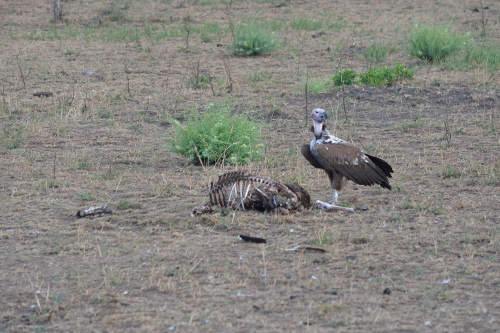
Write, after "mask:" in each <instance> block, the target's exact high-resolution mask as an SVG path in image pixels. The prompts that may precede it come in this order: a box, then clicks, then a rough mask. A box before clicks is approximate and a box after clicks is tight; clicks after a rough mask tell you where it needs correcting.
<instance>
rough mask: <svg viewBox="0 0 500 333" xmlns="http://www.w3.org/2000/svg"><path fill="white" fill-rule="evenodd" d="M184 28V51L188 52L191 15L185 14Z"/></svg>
mask: <svg viewBox="0 0 500 333" xmlns="http://www.w3.org/2000/svg"><path fill="white" fill-rule="evenodd" d="M183 21H184V30H186V34H187V35H186V52H189V34H190V33H191V25H190V24H189V23H190V22H191V16H189V15H188V16H186V17H185V18H184V19H183Z"/></svg>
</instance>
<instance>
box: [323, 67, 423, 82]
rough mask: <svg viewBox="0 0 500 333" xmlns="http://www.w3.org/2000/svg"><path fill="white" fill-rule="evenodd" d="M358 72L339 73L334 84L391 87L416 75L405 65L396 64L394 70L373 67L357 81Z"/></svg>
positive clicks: (334, 79)
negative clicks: (357, 83)
mask: <svg viewBox="0 0 500 333" xmlns="http://www.w3.org/2000/svg"><path fill="white" fill-rule="evenodd" d="M356 75H357V74H356V72H355V71H353V70H349V69H346V70H344V71H343V72H338V73H337V74H335V75H334V76H333V84H334V85H336V86H340V85H343V84H344V85H351V84H354V83H356V82H359V83H364V84H373V85H380V84H385V85H391V84H393V83H394V82H396V81H399V80H402V79H413V76H414V75H415V73H414V72H413V70H412V69H409V68H406V67H405V66H404V65H403V64H400V63H395V64H394V68H390V67H381V68H377V67H371V68H370V69H368V71H367V72H363V73H359V80H358V81H356V80H355V78H356Z"/></svg>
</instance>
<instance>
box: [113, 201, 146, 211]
mask: <svg viewBox="0 0 500 333" xmlns="http://www.w3.org/2000/svg"><path fill="white" fill-rule="evenodd" d="M141 207H142V204H141V203H139V202H132V201H128V200H122V201H120V202H119V203H118V204H117V205H116V208H118V209H122V210H128V209H139V208H141Z"/></svg>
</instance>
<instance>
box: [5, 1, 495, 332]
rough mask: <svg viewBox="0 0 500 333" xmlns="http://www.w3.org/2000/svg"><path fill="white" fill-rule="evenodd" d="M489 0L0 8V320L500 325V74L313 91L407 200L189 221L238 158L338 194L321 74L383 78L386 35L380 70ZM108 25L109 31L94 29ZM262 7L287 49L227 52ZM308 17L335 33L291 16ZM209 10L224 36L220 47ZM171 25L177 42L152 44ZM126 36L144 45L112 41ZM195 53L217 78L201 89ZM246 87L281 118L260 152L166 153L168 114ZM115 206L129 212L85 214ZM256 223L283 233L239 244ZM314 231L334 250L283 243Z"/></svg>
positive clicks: (323, 194) (258, 327)
mask: <svg viewBox="0 0 500 333" xmlns="http://www.w3.org/2000/svg"><path fill="white" fill-rule="evenodd" d="M478 4H479V1H470V2H467V3H463V2H459V1H448V0H446V1H440V2H435V1H423V0H422V1H397V2H394V1H384V2H380V3H379V2H373V1H372V2H370V1H356V2H353V1H344V0H341V1H337V2H331V1H315V2H300V1H294V0H292V1H235V2H233V4H232V6H231V7H228V6H226V5H224V4H223V3H219V2H218V1H215V0H214V1H212V2H210V1H201V2H200V1H153V0H150V1H146V2H133V1H129V2H127V1H118V0H117V1H112V2H102V1H85V2H78V1H68V2H66V1H65V2H63V13H64V14H65V16H64V19H65V20H66V21H65V23H64V24H60V25H57V26H54V25H53V24H52V23H51V22H50V20H51V18H52V16H51V13H50V10H51V2H50V1H45V2H43V3H40V4H37V5H33V3H32V2H30V1H17V2H15V3H14V2H10V1H5V0H0V8H1V11H0V15H1V16H2V22H3V28H2V31H1V32H0V42H1V45H2V57H1V59H0V66H1V69H2V71H1V73H0V81H1V84H2V86H1V88H2V95H1V101H0V117H1V123H2V125H0V129H1V133H0V143H1V145H2V146H1V150H0V164H1V168H2V172H1V173H0V184H1V188H2V191H0V202H1V204H0V207H1V211H2V219H1V220H2V222H1V224H0V239H1V246H0V250H1V256H2V260H1V261H0V286H1V290H0V299H1V300H2V301H1V302H0V312H1V313H2V315H1V318H0V330H1V331H3V332H45V331H46V332H123V331H127V332H159V331H161V332H163V331H170V330H173V331H182V332H251V331H255V332H294V331H310V332H332V331H334V332H337V331H338V332H343V331H350V332H366V331H375V332H390V331H392V332H422V331H432V332H437V331H439V332H451V331H453V332H459V331H462V332H493V331H496V330H498V325H499V324H498V323H499V321H500V316H499V312H498V307H499V303H498V295H499V292H500V290H499V286H500V279H499V276H500V266H499V264H498V262H499V254H498V251H499V238H500V237H499V231H500V229H499V222H500V219H499V216H500V208H499V205H498V202H499V195H500V190H499V188H500V187H499V185H500V162H499V161H500V157H499V155H500V154H499V144H500V141H499V134H498V133H499V132H498V131H499V130H500V121H499V115H500V114H499V109H498V101H499V100H500V92H499V89H498V83H499V82H498V75H497V73H491V72H489V71H488V70H486V69H477V70H470V71H459V72H452V71H443V70H441V69H440V68H439V67H438V66H435V67H426V66H420V67H418V71H417V74H416V76H415V80H414V81H411V82H404V83H403V84H401V85H397V86H393V87H368V86H352V87H349V88H346V91H345V93H344V92H342V90H328V91H325V92H321V93H316V94H309V95H308V108H309V111H310V109H312V108H313V107H322V108H324V109H325V110H327V111H328V112H329V114H331V115H332V117H331V119H330V127H331V128H332V130H334V131H335V132H336V133H337V134H338V135H339V136H341V137H342V138H345V139H349V140H352V141H353V142H354V143H356V144H357V145H358V146H360V147H363V148H364V149H365V150H367V151H369V152H370V153H373V154H376V155H378V156H380V157H382V158H384V159H387V160H388V161H389V162H390V163H391V164H392V166H393V167H394V169H395V171H396V172H395V176H394V179H393V180H392V184H393V188H394V190H393V191H391V192H389V191H385V190H382V189H380V188H375V187H373V188H365V187H359V188H358V189H357V190H355V189H354V186H350V187H349V188H347V189H346V190H345V191H343V192H342V193H341V194H340V200H341V201H342V202H344V203H345V204H346V205H349V206H353V207H355V206H359V205H361V204H365V205H367V206H369V207H370V210H368V211H366V212H358V213H354V214H347V213H341V212H339V213H324V212H319V211H305V212H302V213H298V214H295V215H290V216H279V215H273V214H261V213H257V212H236V213H235V214H233V213H230V214H229V215H227V216H224V215H221V214H215V215H209V216H202V217H197V218H193V217H191V216H190V210H191V208H192V207H193V206H196V205H201V204H203V203H205V202H206V200H207V197H206V195H205V193H206V191H205V189H206V188H207V186H208V184H209V182H210V180H213V179H215V178H216V176H217V175H218V174H220V173H222V172H225V171H227V170H234V169H240V170H247V171H249V172H252V173H255V174H260V175H263V176H268V177H272V178H275V179H276V180H279V181H292V180H293V181H299V182H300V183H301V184H302V185H303V186H304V187H305V188H307V189H308V190H309V191H310V193H311V196H312V198H313V199H325V198H327V197H329V196H330V195H331V192H330V189H329V186H328V184H327V181H326V179H327V178H326V176H325V175H324V174H323V173H322V172H319V171H317V170H314V169H313V168H312V167H310V166H309V165H308V163H307V161H305V159H304V158H303V157H302V156H300V153H299V152H298V147H299V146H300V145H301V144H303V143H305V142H308V141H309V140H310V139H311V134H310V132H308V128H307V126H306V125H305V120H304V116H305V111H304V107H305V97H304V94H303V93H302V92H301V91H302V87H303V84H304V82H305V79H306V74H307V73H308V74H307V75H308V77H309V78H312V79H314V80H325V79H330V78H331V77H333V75H334V74H335V72H336V71H337V67H338V66H339V64H341V66H342V67H343V68H350V69H353V70H356V71H360V70H364V69H366V68H367V66H369V65H371V64H368V63H367V61H366V59H364V57H363V50H364V49H365V48H366V47H369V46H370V45H371V44H372V42H373V41H374V40H380V41H384V42H385V43H390V44H391V45H398V47H397V48H396V49H397V51H396V52H394V53H393V54H391V55H390V56H389V57H388V59H387V61H386V63H384V64H382V65H391V64H393V63H394V62H395V61H398V62H401V63H408V64H409V63H410V62H412V61H413V60H410V59H408V58H407V55H406V52H405V48H404V46H403V45H402V44H401V41H403V40H404V38H405V36H406V34H407V32H408V31H409V29H410V28H411V24H412V23H414V22H415V23H417V22H422V23H427V24H433V23H434V22H446V23H449V24H451V25H452V26H453V27H454V29H456V30H459V31H461V32H467V31H479V30H480V29H482V25H481V24H482V22H483V21H482V18H481V13H480V12H479V13H475V12H473V11H472V9H474V8H475V7H477V6H478ZM485 5H487V6H489V7H490V9H488V10H486V11H485V12H484V15H485V18H486V19H487V20H486V22H487V23H486V24H487V25H486V34H487V36H489V38H491V40H492V41H495V40H497V41H498V36H499V32H500V31H499V30H498V29H499V28H498V27H499V26H500V25H497V24H496V23H497V20H498V13H499V8H496V7H495V6H496V5H495V4H489V3H488V4H486V3H485ZM110 13H111V14H110ZM188 16H189V22H190V24H191V25H190V27H189V28H190V29H192V31H191V32H190V36H189V50H186V44H187V43H186V38H185V37H183V35H182V33H183V31H185V30H184V28H183V24H184V23H183V22H186V18H187V17H188ZM96 17H100V19H101V21H102V25H101V26H97V27H95V28H88V27H85V25H84V23H85V21H87V20H89V19H92V18H96ZM256 18H258V19H259V20H262V21H264V22H276V23H279V24H281V25H282V26H281V28H279V29H278V28H277V33H278V34H280V35H281V36H282V37H283V38H284V40H285V44H284V46H283V47H281V48H280V49H278V50H277V51H275V52H274V53H272V54H270V55H264V56H258V57H251V58H244V57H234V56H232V57H229V58H228V55H229V54H230V50H229V49H228V48H226V47H225V46H222V47H218V46H217V44H223V45H228V44H230V43H231V31H230V30H231V29H230V26H231V24H230V21H232V22H233V23H239V22H248V21H249V20H251V19H256ZM303 18H308V19H310V20H311V22H318V21H322V22H323V23H322V25H321V27H322V28H321V29H320V30H313V31H311V30H306V29H305V28H304V29H297V28H292V25H291V22H293V21H294V20H295V21H298V20H299V19H303ZM311 22H309V23H311ZM207 23H217V24H218V25H219V27H220V30H221V31H222V32H220V33H218V34H217V33H211V34H205V35H204V37H203V38H204V40H205V41H207V40H208V39H210V38H211V41H210V42H202V37H201V36H202V31H203V27H204V26H205V24H207ZM295 24H297V23H295ZM311 24H312V23H311ZM311 24H310V25H309V26H311ZM152 26H156V27H157V29H158V30H157V31H156V32H155V33H159V32H161V31H164V32H165V33H166V34H167V35H168V36H170V37H167V38H164V39H161V38H160V39H154V38H153V37H148V36H147V34H146V33H145V32H144V27H152ZM304 27H306V25H304ZM124 28H128V29H130V28H134V29H138V30H140V31H142V32H141V34H140V38H138V39H134V38H132V37H128V40H126V39H122V40H116V39H111V37H110V34H111V33H113V32H116V31H119V30H120V29H124ZM197 29H198V30H197ZM176 31H179V35H176V33H175V32H176ZM321 32H322V33H321ZM312 35H314V36H315V37H314V38H313V37H312ZM51 36H52V37H51ZM329 48H331V51H329V50H330V49H329ZM17 55H18V59H16V56H17ZM197 64H200V65H199V67H198V65H197ZM195 67H196V70H197V71H200V73H203V75H209V76H210V77H212V78H213V80H212V84H211V86H206V87H204V88H201V89H194V88H193V87H192V86H190V84H189V80H190V79H192V76H193V75H194V74H193V71H194V70H193V69H194V68H195ZM19 68H21V70H22V71H23V76H24V81H25V84H26V87H24V84H23V80H22V78H21V76H20V71H19ZM92 68H95V69H96V72H95V73H94V74H93V75H91V76H88V77H86V76H83V75H81V74H80V72H82V71H84V70H88V69H92ZM256 73H257V74H256ZM260 73H265V75H263V76H262V77H261V76H259V75H261V74H260ZM255 77H258V79H252V78H255ZM261 78H262V79H261ZM228 90H231V93H230V94H229V93H228ZM38 91H52V92H54V95H53V96H52V97H48V98H44V97H42V98H39V97H34V96H33V93H35V92H38ZM230 96H232V98H233V100H234V101H235V103H236V104H237V111H236V112H238V113H245V114H248V115H249V116H250V117H251V118H252V119H254V120H256V121H259V122H264V123H267V124H268V126H267V127H266V129H265V130H264V131H263V133H262V135H263V136H264V137H265V138H266V139H267V142H268V146H267V150H266V156H265V158H264V159H263V160H261V161H256V162H254V163H253V164H251V165H248V166H244V167H220V166H218V167H208V168H202V167H200V166H195V165H193V164H191V163H190V162H189V161H188V160H187V159H185V158H183V157H180V156H178V155H176V154H174V153H172V152H170V151H168V149H167V148H166V145H167V140H166V138H167V137H168V136H169V134H170V132H171V127H170V124H169V122H168V119H170V118H172V117H174V118H178V119H181V120H182V119H183V114H184V112H186V111H188V110H190V109H192V108H198V109H199V110H200V111H201V112H202V111H203V110H204V109H205V108H206V105H208V104H209V103H212V102H214V101H220V100H223V99H226V98H228V97H230ZM342 98H344V99H345V103H346V111H344V109H343V107H342ZM450 138H451V139H450ZM351 185H352V184H351ZM103 204H109V205H110V206H111V207H113V209H114V214H113V215H110V216H106V217H101V218H96V219H93V220H87V219H82V220H79V219H77V218H76V217H75V213H76V211H78V210H80V209H84V208H88V207H90V206H98V205H103ZM240 233H241V234H249V235H253V236H257V237H264V238H266V239H267V241H268V243H267V244H265V245H251V244H244V243H241V242H239V241H238V240H237V237H236V236H237V235H238V234H240ZM295 245H311V246H318V247H323V248H324V249H325V250H327V253H326V254H314V253H312V254H311V253H304V254H301V253H296V252H291V251H285V249H287V248H291V247H293V246H295ZM385 288H390V289H391V290H392V293H391V294H390V295H383V290H384V289H385Z"/></svg>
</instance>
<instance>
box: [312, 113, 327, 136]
mask: <svg viewBox="0 0 500 333" xmlns="http://www.w3.org/2000/svg"><path fill="white" fill-rule="evenodd" d="M311 117H312V119H313V129H314V130H313V132H314V136H315V137H316V140H319V139H321V133H322V132H323V128H324V126H323V122H324V121H325V120H326V118H328V114H327V113H326V111H325V110H323V109H314V110H312V113H311Z"/></svg>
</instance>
